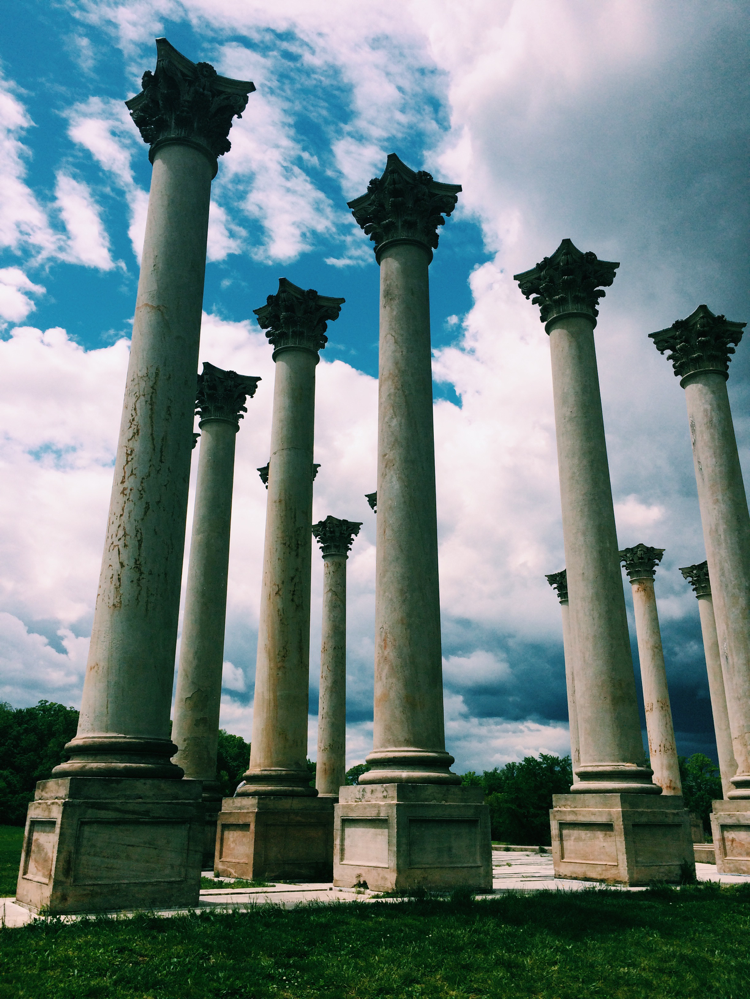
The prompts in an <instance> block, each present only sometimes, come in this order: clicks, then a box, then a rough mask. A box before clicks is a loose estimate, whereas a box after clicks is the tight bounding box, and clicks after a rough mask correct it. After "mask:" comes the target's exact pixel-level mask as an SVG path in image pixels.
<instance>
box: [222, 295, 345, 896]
mask: <svg viewBox="0 0 750 999" xmlns="http://www.w3.org/2000/svg"><path fill="white" fill-rule="evenodd" d="M343 302H344V299H343V298H326V297H325V296H323V295H319V294H318V293H317V292H316V291H313V290H309V291H303V289H302V288H298V287H297V286H296V285H294V284H292V283H291V281H287V280H286V278H282V279H281V280H280V281H279V290H278V293H277V294H276V295H269V296H268V301H267V304H266V305H264V306H262V307H261V308H260V309H256V310H255V314H256V315H257V317H258V323H259V324H260V326H261V328H262V329H264V330H266V336H267V337H268V339H269V340H270V342H271V343H272V345H273V347H274V352H273V359H274V361H275V364H276V374H275V384H274V397H273V417H272V424H271V457H270V460H269V465H268V504H267V513H266V537H265V547H264V552H263V583H262V589H261V599H260V623H259V627H258V657H257V662H256V668H255V702H254V708H253V736H252V748H251V751H250V767H249V769H248V771H247V773H246V774H245V775H244V780H245V783H244V784H243V785H242V787H240V788H239V789H238V791H237V796H236V797H235V798H226V799H224V804H223V808H222V812H221V814H220V815H219V829H218V831H217V841H216V847H217V854H216V868H217V870H218V871H219V873H221V874H227V875H229V876H236V877H247V878H267V879H274V878H275V879H279V878H294V879H299V880H308V881H330V879H331V860H332V837H333V803H332V801H331V800H330V798H320V799H318V798H317V793H318V792H317V790H316V789H315V788H313V787H310V775H309V772H308V769H307V716H308V688H309V671H310V570H311V555H312V533H311V527H312V491H313V474H314V467H313V438H314V423H315V367H316V365H317V363H318V360H319V355H318V351H320V350H321V349H322V348H323V347H324V346H325V344H326V341H327V339H328V338H327V337H326V336H325V331H326V328H327V324H328V323H329V322H332V321H333V320H334V319H337V318H338V316H339V312H340V311H341V306H342V304H343ZM238 830H239V831H238Z"/></svg>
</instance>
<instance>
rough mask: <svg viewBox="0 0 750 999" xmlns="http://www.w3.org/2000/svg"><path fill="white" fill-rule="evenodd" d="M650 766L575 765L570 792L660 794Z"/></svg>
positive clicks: (616, 764) (625, 764) (620, 764)
mask: <svg viewBox="0 0 750 999" xmlns="http://www.w3.org/2000/svg"><path fill="white" fill-rule="evenodd" d="M653 776H654V771H653V770H652V769H651V767H638V766H636V765H635V764H634V763H588V764H583V765H582V766H577V767H576V769H575V778H574V781H573V786H572V787H571V789H570V791H571V793H572V794H661V791H662V789H661V788H660V787H659V785H658V784H654V782H653V780H652V778H653Z"/></svg>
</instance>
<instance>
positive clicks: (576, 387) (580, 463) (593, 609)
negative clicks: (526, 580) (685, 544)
mask: <svg viewBox="0 0 750 999" xmlns="http://www.w3.org/2000/svg"><path fill="white" fill-rule="evenodd" d="M618 267H619V264H617V263H611V262H609V261H606V260H598V259H597V257H596V255H595V254H593V253H590V252H589V253H582V252H581V251H580V250H579V249H577V248H576V247H575V246H574V245H573V243H572V242H571V241H570V240H569V239H564V240H563V241H562V243H561V244H560V246H559V247H558V248H557V250H556V251H555V252H554V254H553V255H552V256H551V257H545V258H544V259H543V260H542V261H541V263H539V264H537V265H536V267H534V268H532V269H531V270H529V271H525V272H523V273H522V274H517V275H515V280H516V281H518V283H519V285H520V287H521V291H522V293H523V294H524V295H525V296H526V297H527V298H530V297H531V296H533V298H532V304H534V305H538V306H539V307H540V312H541V320H542V322H543V323H544V324H545V329H546V331H547V333H548V334H549V337H550V352H551V358H552V387H553V394H554V404H555V428H556V434H557V455H558V468H559V475H560V494H561V500H562V523H563V536H564V542H565V560H566V572H567V582H568V592H569V594H570V617H571V625H572V632H573V635H574V636H575V638H574V640H575V649H576V710H577V715H578V735H579V739H580V747H581V763H580V766H579V767H578V768H577V770H576V774H575V781H574V783H573V786H572V788H571V791H572V792H573V794H571V795H556V796H555V799H554V802H555V807H554V809H553V812H552V849H553V856H554V860H555V870H556V872H557V875H558V876H559V877H574V878H579V877H584V878H590V879H592V880H602V881H620V882H625V883H628V884H643V883H648V882H649V881H651V880H653V879H654V878H661V879H666V880H679V878H680V865H681V862H682V861H685V862H688V863H692V845H691V843H690V830H689V824H688V820H687V813H686V812H685V811H684V809H683V808H682V801H681V800H680V799H679V798H678V797H670V798H669V799H668V800H659V799H657V798H656V797H655V796H656V795H659V794H660V793H661V788H660V787H659V786H658V785H657V784H654V782H653V781H652V779H651V778H652V771H651V769H650V768H649V767H648V766H646V765H645V761H644V752H643V744H642V741H641V726H640V719H639V717H638V702H637V698H636V688H635V675H634V672H633V660H632V656H631V652H630V639H629V636H628V625H627V616H626V613H625V597H624V593H623V588H622V576H621V574H620V570H619V557H618V556H619V547H618V544H617V534H616V531H615V517H614V506H613V502H612V489H611V486H610V480H609V465H608V461H607V446H606V442H605V436H604V420H603V416H602V405H601V397H600V393H599V375H598V371H597V364H596V348H595V346H594V327H595V326H596V322H597V316H598V307H597V306H598V302H599V299H600V298H602V297H603V295H604V291H603V288H605V287H609V286H610V285H611V284H612V282H613V281H614V277H615V271H616V269H617V268H618ZM660 827H661V828H660ZM664 827H668V828H667V829H666V830H665V828H664ZM660 835H661V836H662V838H661V840H658V841H657V839H658V837H659V836H660ZM638 837H640V839H641V840H642V842H641V843H640V845H639V844H638V843H637V840H638ZM646 840H648V845H647V843H646ZM651 840H653V841H654V842H653V843H651V842H650V841H651ZM659 843H660V844H661V845H659ZM646 848H647V849H648V851H649V857H650V862H649V863H644V858H645V856H646V852H645V850H646Z"/></svg>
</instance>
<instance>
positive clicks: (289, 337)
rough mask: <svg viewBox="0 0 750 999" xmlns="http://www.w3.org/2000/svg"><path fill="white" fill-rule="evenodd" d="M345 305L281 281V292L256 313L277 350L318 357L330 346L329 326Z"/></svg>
mask: <svg viewBox="0 0 750 999" xmlns="http://www.w3.org/2000/svg"><path fill="white" fill-rule="evenodd" d="M345 301H346V299H345V298H327V297H326V296H325V295H319V294H318V293H317V291H314V290H313V289H312V288H310V289H308V290H307V291H305V290H304V289H302V288H298V287H297V285H296V284H292V282H291V281H287V279H286V278H280V279H279V290H278V292H277V293H276V294H275V295H269V296H268V298H267V300H266V304H265V305H262V306H261V307H260V308H259V309H253V311H254V313H255V315H256V316H257V317H258V325H259V326H260V328H261V329H263V330H265V331H266V336H267V337H268V339H269V340H270V341H271V343H272V344H273V345H274V347H275V348H276V350H280V349H281V348H282V347H305V348H306V349H307V350H312V351H313V352H315V353H316V354H317V352H318V351H319V350H322V349H323V348H324V347H325V345H326V343H327V342H328V337H327V336H326V335H325V332H326V330H327V329H328V323H331V322H333V321H334V320H335V319H338V317H339V313H340V312H341V306H342V305H343V304H344V302H345ZM275 356H276V354H275V352H274V357H275Z"/></svg>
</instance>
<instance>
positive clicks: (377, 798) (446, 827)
mask: <svg viewBox="0 0 750 999" xmlns="http://www.w3.org/2000/svg"><path fill="white" fill-rule="evenodd" d="M483 802H484V796H483V794H482V789H481V788H478V787H451V786H448V787H442V786H440V785H438V784H364V785H357V786H355V787H342V788H341V790H340V792H339V804H338V805H337V806H336V819H335V827H334V829H335V831H334V846H333V850H334V854H333V883H334V885H337V886H339V887H342V888H351V887H354V886H356V885H363V884H366V885H367V887H368V888H370V889H372V890H374V891H394V890H396V891H398V890H405V891H408V890H410V889H413V888H428V889H434V890H438V891H439V890H450V889H452V888H459V887H467V888H472V889H474V890H475V891H491V890H492V842H491V839H490V814H489V809H488V808H487V806H486V805H485V804H484V803H483Z"/></svg>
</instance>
